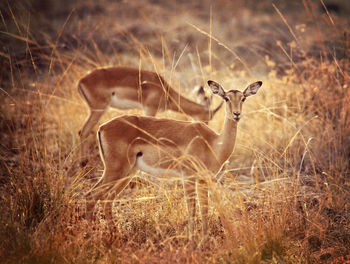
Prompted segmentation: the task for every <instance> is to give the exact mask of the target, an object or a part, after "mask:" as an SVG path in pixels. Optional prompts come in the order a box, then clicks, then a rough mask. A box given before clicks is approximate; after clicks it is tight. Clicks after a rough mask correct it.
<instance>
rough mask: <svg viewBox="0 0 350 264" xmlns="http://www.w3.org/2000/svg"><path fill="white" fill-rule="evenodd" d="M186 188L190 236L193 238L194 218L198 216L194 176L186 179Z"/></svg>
mask: <svg viewBox="0 0 350 264" xmlns="http://www.w3.org/2000/svg"><path fill="white" fill-rule="evenodd" d="M184 189H185V194H186V202H187V209H188V214H189V221H188V223H189V237H190V239H191V240H192V238H193V235H194V220H195V216H196V182H195V179H194V178H193V177H190V178H188V179H186V180H185V181H184Z"/></svg>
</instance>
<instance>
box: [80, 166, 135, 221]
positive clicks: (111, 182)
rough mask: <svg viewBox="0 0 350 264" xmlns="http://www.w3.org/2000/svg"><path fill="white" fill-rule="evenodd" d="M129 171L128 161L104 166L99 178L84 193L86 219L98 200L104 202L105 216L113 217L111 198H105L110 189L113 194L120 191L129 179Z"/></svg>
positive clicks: (130, 170) (90, 215) (91, 214)
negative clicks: (86, 192) (85, 193)
mask: <svg viewBox="0 0 350 264" xmlns="http://www.w3.org/2000/svg"><path fill="white" fill-rule="evenodd" d="M116 164H117V166H116ZM118 164H119V165H118ZM131 172H132V167H131V166H130V165H129V164H128V163H126V164H123V163H119V162H118V161H116V162H115V163H114V164H113V167H106V168H105V170H104V172H103V175H102V177H101V179H100V180H99V181H98V182H97V183H96V184H95V186H94V187H92V189H91V190H90V191H89V192H88V194H87V195H86V198H87V205H86V212H87V218H88V219H90V220H91V219H92V216H93V209H94V207H95V205H96V203H97V201H99V200H100V201H103V202H104V212H105V215H106V218H107V219H109V220H111V219H113V214H112V200H109V199H108V200H107V198H108V195H109V194H111V192H112V191H113V193H114V195H115V196H116V195H118V194H119V193H120V192H122V191H123V190H124V188H125V187H126V186H127V185H128V183H129V182H130V180H131V177H130V174H131Z"/></svg>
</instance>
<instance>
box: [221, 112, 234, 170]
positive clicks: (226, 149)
mask: <svg viewBox="0 0 350 264" xmlns="http://www.w3.org/2000/svg"><path fill="white" fill-rule="evenodd" d="M237 125H238V122H237V121H234V120H232V119H229V118H228V117H227V116H226V118H225V123H224V127H223V129H222V131H221V134H220V135H219V137H218V139H217V151H216V153H217V157H218V161H219V163H220V164H223V163H224V162H225V161H226V160H227V159H228V158H229V157H230V156H231V154H232V152H233V150H234V148H235V144H236V134H237Z"/></svg>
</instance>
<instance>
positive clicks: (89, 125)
mask: <svg viewBox="0 0 350 264" xmlns="http://www.w3.org/2000/svg"><path fill="white" fill-rule="evenodd" d="M104 112H105V110H91V111H90V115H89V117H88V119H87V120H86V122H85V124H84V126H83V128H82V129H81V131H79V135H80V160H81V164H80V165H81V167H84V166H85V165H86V164H87V162H88V157H87V154H88V141H87V139H88V137H89V133H90V131H91V130H92V129H93V127H94V126H95V125H96V124H97V123H98V121H99V120H100V118H101V116H102V115H103V114H104Z"/></svg>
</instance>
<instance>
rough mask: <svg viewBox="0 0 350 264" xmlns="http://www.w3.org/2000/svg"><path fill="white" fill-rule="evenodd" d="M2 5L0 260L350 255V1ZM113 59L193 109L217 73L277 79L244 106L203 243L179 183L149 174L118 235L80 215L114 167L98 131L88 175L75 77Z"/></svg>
mask: <svg viewBox="0 0 350 264" xmlns="http://www.w3.org/2000/svg"><path fill="white" fill-rule="evenodd" d="M0 7H1V9H0V10H1V13H0V15H1V23H0V31H1V32H0V41H1V50H0V62H1V68H0V82H1V83H0V93H1V98H0V100H1V104H0V108H1V112H0V128H1V130H0V137H1V141H0V142H1V144H0V155H1V160H0V172H1V174H0V209H1V212H2V213H1V216H0V262H2V263H349V262H350V253H349V252H350V250H349V249H350V223H349V222H350V220H349V219H350V205H349V201H350V181H349V169H350V162H349V160H350V116H349V111H350V89H349V86H350V82H349V74H350V61H349V51H350V36H349V34H350V30H349V17H350V16H349V14H350V4H349V3H348V1H340V0H338V1H335V0H334V1H332V2H331V1H329V2H324V1H322V0H297V1H286V0H285V1H283V0H280V1H274V2H273V3H272V2H270V1H267V0H266V1H252V0H249V1H243V0H237V1H224V0H222V1H209V0H204V1H157V0H147V1H136V0H131V1H112V0H101V1H68V0H62V1H53V0H48V1H40V0H36V1H34V0H32V1H30V0H28V1H13V2H6V3H5V2H4V1H3V2H2V3H1V4H0ZM191 58H192V62H193V63H191ZM111 65H130V66H135V67H139V66H140V65H141V66H142V67H143V68H146V69H151V70H155V71H157V72H159V73H161V74H162V75H163V76H164V77H165V79H166V80H168V82H169V83H171V85H172V86H174V87H175V88H176V89H178V90H180V91H181V92H182V93H183V94H185V95H186V96H187V97H190V98H192V99H194V100H195V99H196V97H195V94H194V91H193V89H192V87H194V85H196V84H205V83H206V81H207V80H208V79H213V80H216V81H218V82H220V83H222V85H223V86H224V87H225V88H226V89H244V88H245V86H246V85H247V84H248V83H251V82H253V81H256V80H262V81H263V83H264V84H263V87H262V88H261V90H260V91H259V94H258V95H256V96H255V97H254V98H249V100H247V102H246V103H245V105H244V113H243V117H242V119H241V121H240V124H239V131H238V136H237V144H236V149H235V151H234V153H233V155H232V157H231V159H230V164H229V171H228V172H227V173H226V174H225V176H224V179H223V183H222V184H220V183H214V182H212V183H211V184H210V204H209V206H210V208H209V224H210V228H209V231H210V235H209V237H208V238H206V239H204V240H202V238H201V235H200V230H199V229H200V226H201V225H200V221H201V219H200V218H198V219H197V220H196V223H197V227H198V233H197V234H196V241H195V242H196V245H197V246H196V247H193V246H192V244H191V243H190V241H189V240H188V239H187V236H186V234H187V229H186V228H187V223H188V215H187V209H186V205H185V201H184V195H183V192H182V186H181V184H180V183H171V184H170V183H168V182H167V181H162V182H160V183H159V184H157V185H155V184H154V183H152V182H149V180H148V176H147V175H145V174H141V173H137V174H136V175H135V176H136V177H135V179H134V180H133V184H132V186H133V188H127V189H126V190H125V191H123V193H121V194H120V196H119V197H118V199H117V200H116V201H115V203H114V206H115V219H114V220H115V221H114V226H113V227H111V226H108V225H106V223H105V221H104V217H103V214H102V213H101V212H96V213H97V218H98V219H99V221H96V222H95V223H89V222H87V221H86V220H85V219H84V217H83V215H84V208H85V207H84V197H83V194H84V193H85V192H86V191H87V190H88V189H89V188H90V187H91V186H92V184H93V183H94V182H96V180H97V179H98V177H100V176H101V170H102V169H103V166H102V163H101V161H100V159H99V155H98V151H97V145H96V140H95V137H94V136H93V135H92V136H91V139H90V153H91V157H90V160H91V162H90V163H89V165H88V166H87V167H86V168H84V169H81V168H79V166H78V149H79V143H80V142H79V137H78V130H79V129H80V128H81V126H82V124H83V121H84V120H85V118H86V115H87V107H86V106H85V105H84V103H83V102H82V100H81V99H80V97H79V95H78V93H77V90H76V83H77V81H78V80H79V78H81V77H82V76H84V75H85V74H86V73H87V72H89V71H91V70H92V69H94V68H96V67H103V66H111ZM205 88H206V89H207V91H209V89H208V87H205ZM218 103H219V100H215V101H214V105H217V104H218ZM126 112H127V113H140V112H138V111H135V110H130V111H120V110H111V111H109V112H108V114H106V115H105V116H104V118H103V121H106V120H108V119H110V118H111V117H113V116H117V115H121V114H123V113H126ZM159 116H163V117H169V118H174V119H187V120H191V119H190V117H185V116H183V115H181V114H176V113H174V112H170V111H167V112H164V113H161V114H160V115H159ZM223 120H224V112H223V111H222V110H220V112H219V113H218V114H217V115H216V116H215V118H214V119H213V120H212V121H211V122H210V123H209V126H210V127H211V128H212V129H214V130H216V131H220V129H221V127H222V124H223ZM200 241H201V243H199V242H200Z"/></svg>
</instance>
